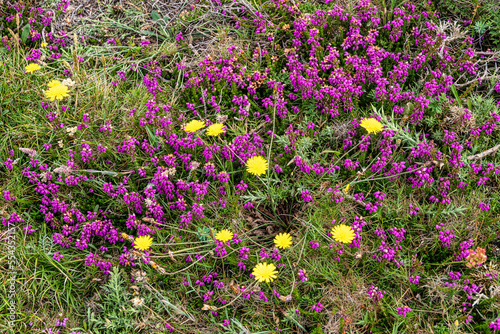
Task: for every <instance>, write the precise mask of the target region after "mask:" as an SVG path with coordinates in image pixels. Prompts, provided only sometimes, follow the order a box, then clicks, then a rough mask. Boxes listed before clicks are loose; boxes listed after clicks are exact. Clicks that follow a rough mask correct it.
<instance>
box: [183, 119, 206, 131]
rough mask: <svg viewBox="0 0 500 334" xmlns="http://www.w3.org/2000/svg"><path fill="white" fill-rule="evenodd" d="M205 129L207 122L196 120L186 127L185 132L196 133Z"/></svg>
mask: <svg viewBox="0 0 500 334" xmlns="http://www.w3.org/2000/svg"><path fill="white" fill-rule="evenodd" d="M204 127H205V121H203V122H202V121H198V120H196V119H194V120H192V121H191V122H189V123H188V124H186V126H185V127H184V131H186V132H196V131H198V130H200V129H203V128H204Z"/></svg>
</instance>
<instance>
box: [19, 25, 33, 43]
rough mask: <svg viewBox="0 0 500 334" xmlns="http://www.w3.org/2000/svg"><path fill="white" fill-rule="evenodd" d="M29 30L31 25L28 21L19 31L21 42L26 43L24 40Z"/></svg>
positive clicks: (28, 34)
mask: <svg viewBox="0 0 500 334" xmlns="http://www.w3.org/2000/svg"><path fill="white" fill-rule="evenodd" d="M30 31H31V26H30V24H29V23H28V24H27V25H25V26H24V28H23V31H22V33H21V40H22V41H23V43H26V40H27V39H28V37H29V36H30Z"/></svg>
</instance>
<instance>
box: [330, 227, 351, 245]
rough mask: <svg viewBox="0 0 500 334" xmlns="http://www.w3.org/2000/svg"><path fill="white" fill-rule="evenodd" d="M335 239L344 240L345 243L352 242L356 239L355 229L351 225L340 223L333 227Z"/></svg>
mask: <svg viewBox="0 0 500 334" xmlns="http://www.w3.org/2000/svg"><path fill="white" fill-rule="evenodd" d="M332 236H333V239H334V240H335V241H337V242H342V243H344V244H350V243H351V241H353V240H354V237H355V235H354V231H353V230H352V229H351V227H350V226H347V225H344V224H340V225H337V226H335V227H334V228H332Z"/></svg>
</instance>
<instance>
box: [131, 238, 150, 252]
mask: <svg viewBox="0 0 500 334" xmlns="http://www.w3.org/2000/svg"><path fill="white" fill-rule="evenodd" d="M152 244H153V238H151V237H150V236H149V235H143V236H141V237H138V238H135V240H134V248H135V249H138V250H141V251H144V250H147V249H149V247H151V245H152Z"/></svg>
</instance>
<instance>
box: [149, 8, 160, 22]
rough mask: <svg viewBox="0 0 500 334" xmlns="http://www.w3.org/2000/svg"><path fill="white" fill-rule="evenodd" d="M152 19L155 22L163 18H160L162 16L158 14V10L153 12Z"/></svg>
mask: <svg viewBox="0 0 500 334" xmlns="http://www.w3.org/2000/svg"><path fill="white" fill-rule="evenodd" d="M151 18H152V19H153V21H158V20H161V16H160V14H158V12H157V11H156V10H153V11H152V12H151Z"/></svg>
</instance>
